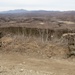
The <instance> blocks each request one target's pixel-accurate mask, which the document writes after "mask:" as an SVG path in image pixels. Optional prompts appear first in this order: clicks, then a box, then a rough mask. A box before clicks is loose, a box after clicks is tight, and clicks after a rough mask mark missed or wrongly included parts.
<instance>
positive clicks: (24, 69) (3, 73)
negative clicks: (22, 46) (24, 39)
mask: <svg viewBox="0 0 75 75" xmlns="http://www.w3.org/2000/svg"><path fill="white" fill-rule="evenodd" d="M0 75H75V63H74V60H72V61H70V60H65V59H62V60H61V59H36V58H35V57H34V58H30V57H28V56H26V55H25V54H20V53H17V52H16V53H0Z"/></svg>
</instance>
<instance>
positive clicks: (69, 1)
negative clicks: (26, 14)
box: [0, 0, 75, 11]
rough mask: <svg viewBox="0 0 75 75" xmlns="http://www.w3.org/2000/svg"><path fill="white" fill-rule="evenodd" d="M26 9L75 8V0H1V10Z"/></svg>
mask: <svg viewBox="0 0 75 75" xmlns="http://www.w3.org/2000/svg"><path fill="white" fill-rule="evenodd" d="M13 9H26V10H64V11H65V10H75V0H0V11H6V10H13Z"/></svg>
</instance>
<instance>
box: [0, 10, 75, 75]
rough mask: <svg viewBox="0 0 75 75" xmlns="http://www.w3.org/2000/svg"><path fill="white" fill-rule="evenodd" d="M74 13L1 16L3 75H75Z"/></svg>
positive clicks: (21, 13)
mask: <svg viewBox="0 0 75 75" xmlns="http://www.w3.org/2000/svg"><path fill="white" fill-rule="evenodd" d="M74 20H75V11H64V12H59V11H31V12H30V11H24V10H23V11H22V12H21V11H19V13H16V12H13V13H11V12H10V13H8V12H5V13H0V74H1V75H20V74H21V75H75V72H74V70H75V64H74V63H75V21H74Z"/></svg>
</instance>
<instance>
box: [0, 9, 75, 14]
mask: <svg viewBox="0 0 75 75" xmlns="http://www.w3.org/2000/svg"><path fill="white" fill-rule="evenodd" d="M35 12H36V13H58V12H59V13H60V12H64V13H73V14H75V11H47V10H31V11H28V10H24V9H16V10H9V11H2V12H0V13H3V14H7V13H8V14H9V13H11V14H15V13H35Z"/></svg>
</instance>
